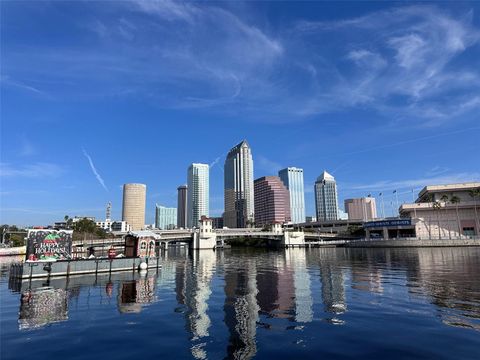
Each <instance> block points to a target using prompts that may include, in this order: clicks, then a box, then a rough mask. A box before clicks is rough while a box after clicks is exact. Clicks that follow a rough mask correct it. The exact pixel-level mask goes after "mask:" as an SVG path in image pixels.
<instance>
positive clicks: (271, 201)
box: [254, 176, 290, 226]
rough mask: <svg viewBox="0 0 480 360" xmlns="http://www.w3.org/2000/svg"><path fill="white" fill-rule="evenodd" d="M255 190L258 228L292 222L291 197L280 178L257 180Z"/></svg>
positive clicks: (271, 177) (272, 177) (268, 177)
mask: <svg viewBox="0 0 480 360" xmlns="http://www.w3.org/2000/svg"><path fill="white" fill-rule="evenodd" d="M254 189H255V191H254V192H255V225H256V226H262V225H271V224H275V223H278V222H280V223H284V222H288V221H290V196H289V194H288V190H287V188H286V187H285V185H284V184H283V182H282V180H280V178H279V177H277V176H264V177H261V178H259V179H256V180H255V182H254Z"/></svg>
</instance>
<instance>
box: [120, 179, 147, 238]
mask: <svg viewBox="0 0 480 360" xmlns="http://www.w3.org/2000/svg"><path fill="white" fill-rule="evenodd" d="M146 196H147V186H146V185H145V184H125V185H123V204H122V221H126V222H127V223H128V224H129V225H130V226H131V229H132V230H133V231H136V230H142V229H143V228H144V227H145V202H146Z"/></svg>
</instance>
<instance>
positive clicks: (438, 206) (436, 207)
mask: <svg viewBox="0 0 480 360" xmlns="http://www.w3.org/2000/svg"><path fill="white" fill-rule="evenodd" d="M432 207H433V210H434V211H435V212H436V213H437V223H438V238H439V239H441V238H442V234H441V232H440V218H439V216H438V212H439V211H440V209H441V208H442V204H441V203H440V201H438V200H437V201H435V202H434V203H433V205H432Z"/></svg>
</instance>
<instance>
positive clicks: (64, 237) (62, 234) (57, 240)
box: [27, 229, 73, 260]
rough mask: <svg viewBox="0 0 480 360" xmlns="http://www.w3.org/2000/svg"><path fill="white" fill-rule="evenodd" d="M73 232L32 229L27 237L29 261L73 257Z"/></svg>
mask: <svg viewBox="0 0 480 360" xmlns="http://www.w3.org/2000/svg"><path fill="white" fill-rule="evenodd" d="M72 234H73V230H51V229H33V230H32V229H30V230H28V235H27V259H28V258H30V257H31V255H33V256H34V258H35V259H36V260H64V259H70V258H71V255H72Z"/></svg>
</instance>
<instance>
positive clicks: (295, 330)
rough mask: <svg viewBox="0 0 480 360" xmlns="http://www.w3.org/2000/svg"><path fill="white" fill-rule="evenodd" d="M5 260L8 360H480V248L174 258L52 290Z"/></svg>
mask: <svg viewBox="0 0 480 360" xmlns="http://www.w3.org/2000/svg"><path fill="white" fill-rule="evenodd" d="M2 261H3V266H2V271H1V277H0V295H1V297H0V301H1V328H0V336H1V344H0V345H1V349H0V351H1V354H0V355H1V356H0V357H1V359H12V360H13V359H27V358H33V359H36V360H37V359H57V358H62V357H64V358H68V359H110V358H111V359H153V358H154V359H161V358H163V359H195V358H197V359H225V358H232V359H250V358H258V359H297V358H300V359H413V358H415V359H476V360H478V359H480V248H411V249H343V248H337V249H335V248H324V249H287V250H278V251H272V250H270V251H268V250H256V249H225V250H222V251H217V252H213V251H212V252H211V251H201V252H193V253H187V252H186V250H182V249H170V250H169V251H168V252H167V253H166V254H164V255H162V268H161V269H160V270H159V271H158V272H156V271H149V272H148V273H147V274H138V273H130V272H128V273H117V274H113V275H111V276H108V275H102V276H97V277H95V276H81V277H71V278H69V279H68V280H67V279H65V278H63V279H52V280H51V281H50V282H49V283H46V282H45V281H44V280H43V281H33V282H31V283H29V282H23V283H18V282H17V283H14V282H10V283H9V278H8V261H9V260H5V259H2ZM45 286H47V287H45ZM42 287H43V288H42Z"/></svg>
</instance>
